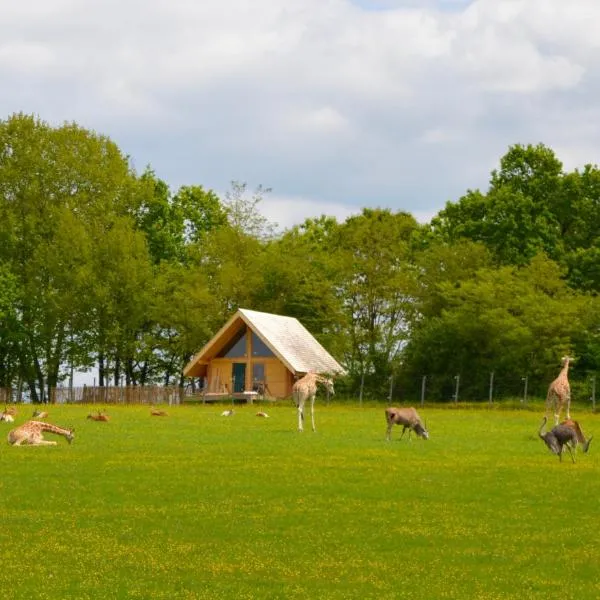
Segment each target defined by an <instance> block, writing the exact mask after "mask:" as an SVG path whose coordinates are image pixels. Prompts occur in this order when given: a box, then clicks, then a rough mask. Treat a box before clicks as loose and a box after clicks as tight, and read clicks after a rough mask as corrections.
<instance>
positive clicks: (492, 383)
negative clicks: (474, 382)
mask: <svg viewBox="0 0 600 600" xmlns="http://www.w3.org/2000/svg"><path fill="white" fill-rule="evenodd" d="M488 397H489V401H490V404H492V402H493V401H494V400H493V398H494V371H492V372H491V373H490V392H489V396H488Z"/></svg>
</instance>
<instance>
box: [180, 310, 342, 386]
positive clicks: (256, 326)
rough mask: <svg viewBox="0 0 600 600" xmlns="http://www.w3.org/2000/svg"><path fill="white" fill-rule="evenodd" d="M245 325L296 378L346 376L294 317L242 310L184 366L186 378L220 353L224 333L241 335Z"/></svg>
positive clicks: (340, 367)
mask: <svg viewBox="0 0 600 600" xmlns="http://www.w3.org/2000/svg"><path fill="white" fill-rule="evenodd" d="M242 321H243V322H244V323H245V324H246V325H247V326H248V327H249V328H250V329H251V330H252V331H254V333H256V335H257V336H258V337H259V338H260V339H261V340H262V341H263V342H264V343H265V344H266V345H267V346H268V347H269V348H270V350H271V351H272V352H273V354H275V356H277V358H279V360H281V362H282V363H283V364H285V366H286V367H287V368H288V369H289V370H290V371H291V372H292V373H294V374H297V373H308V372H309V371H314V372H317V373H330V374H332V375H333V374H343V373H345V371H344V368H343V367H342V366H341V365H340V364H339V363H338V362H337V361H336V360H335V359H334V358H333V357H332V356H331V355H330V354H329V353H328V352H327V350H325V348H323V346H321V344H319V342H318V341H317V340H316V339H315V338H314V337H313V336H312V335H311V333H310V332H309V331H308V330H307V329H306V327H304V325H302V323H300V321H298V319H295V318H293V317H285V316H282V315H273V314H270V313H264V312H258V311H255V310H248V309H246V308H240V309H239V310H238V311H237V312H236V313H235V314H234V315H233V316H232V317H231V318H230V319H229V321H227V323H225V325H223V327H222V328H221V329H220V330H219V331H218V333H217V334H216V335H215V336H214V337H213V338H212V339H211V340H210V341H209V342H208V343H207V344H206V345H205V346H204V348H202V350H200V352H198V353H197V354H196V355H195V356H194V357H193V358H192V360H190V362H189V363H188V364H187V365H186V366H185V368H184V370H183V374H184V375H186V376H194V371H196V370H197V368H198V366H199V365H202V364H207V362H208V361H210V360H211V359H212V358H214V356H215V355H216V352H218V349H217V347H220V345H219V341H220V340H221V339H222V337H223V335H224V334H225V332H227V331H228V330H230V331H238V330H239V327H236V323H237V324H238V325H239V326H241V322H242Z"/></svg>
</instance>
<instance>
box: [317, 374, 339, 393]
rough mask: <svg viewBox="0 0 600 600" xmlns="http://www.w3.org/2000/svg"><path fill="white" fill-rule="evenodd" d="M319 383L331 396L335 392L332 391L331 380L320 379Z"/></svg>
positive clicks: (326, 378)
mask: <svg viewBox="0 0 600 600" xmlns="http://www.w3.org/2000/svg"><path fill="white" fill-rule="evenodd" d="M319 381H320V382H321V383H322V384H323V387H324V388H325V389H326V390H327V391H328V392H329V393H330V394H331V395H332V396H333V395H334V394H335V390H334V389H333V379H331V378H330V377H320V378H319Z"/></svg>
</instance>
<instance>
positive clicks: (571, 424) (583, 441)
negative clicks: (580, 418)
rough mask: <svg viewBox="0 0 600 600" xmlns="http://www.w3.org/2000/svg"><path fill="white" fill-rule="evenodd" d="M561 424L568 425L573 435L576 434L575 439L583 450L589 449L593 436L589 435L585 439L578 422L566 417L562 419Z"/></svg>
mask: <svg viewBox="0 0 600 600" xmlns="http://www.w3.org/2000/svg"><path fill="white" fill-rule="evenodd" d="M561 425H565V426H566V427H570V428H571V429H572V430H573V431H574V432H575V435H577V441H578V442H579V444H581V449H582V450H583V451H584V452H587V451H588V450H589V449H590V442H591V441H592V439H593V438H594V436H593V435H591V436H590V437H589V438H588V439H587V440H586V439H585V435H583V430H582V429H581V426H580V425H579V423H578V422H577V421H574V420H573V419H567V420H566V421H563V422H562V423H561Z"/></svg>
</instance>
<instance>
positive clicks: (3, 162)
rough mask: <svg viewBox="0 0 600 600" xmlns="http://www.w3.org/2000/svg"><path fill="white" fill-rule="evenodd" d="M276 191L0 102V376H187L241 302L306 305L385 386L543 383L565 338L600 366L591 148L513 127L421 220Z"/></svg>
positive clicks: (172, 381)
mask: <svg viewBox="0 0 600 600" xmlns="http://www.w3.org/2000/svg"><path fill="white" fill-rule="evenodd" d="M267 193H269V190H268V189H266V188H262V187H259V188H257V189H256V190H250V189H249V188H248V186H247V185H246V184H244V183H240V182H232V184H231V187H230V189H229V190H228V191H227V192H226V193H225V194H223V195H222V196H219V195H217V194H216V193H215V192H214V191H212V190H208V189H205V188H204V187H202V185H200V184H196V185H185V186H181V187H180V188H179V189H177V190H172V189H170V187H169V185H168V184H167V183H166V182H164V181H163V180H161V179H160V178H159V177H158V176H157V174H156V173H155V172H154V171H153V170H152V169H151V168H146V169H145V170H144V171H143V172H142V173H137V172H136V171H135V169H134V168H133V167H132V164H131V161H130V159H129V157H127V156H125V155H124V154H123V153H122V151H121V150H120V149H119V148H118V147H117V145H116V144H115V143H114V142H112V141H111V140H110V139H109V138H107V137H106V136H103V135H101V134H98V133H96V132H93V131H90V130H87V129H85V128H82V127H80V126H79V125H77V124H76V123H64V124H62V125H60V126H51V125H49V124H48V123H46V122H44V121H42V120H40V119H38V118H36V117H34V116H31V115H25V114H14V115H11V116H10V117H8V118H7V119H6V120H3V121H0V387H11V386H23V387H25V388H26V389H27V390H29V393H30V395H31V397H32V399H33V401H41V400H43V399H44V397H47V395H48V390H49V389H51V388H53V387H55V386H56V385H57V384H59V383H60V382H61V381H65V379H67V378H68V377H69V374H70V372H72V370H81V369H86V368H90V367H91V366H92V365H97V366H98V369H99V384H100V385H101V386H102V385H109V384H116V385H118V384H120V383H125V384H126V385H148V384H157V383H158V384H163V385H185V381H184V379H183V377H182V368H183V366H184V364H185V363H186V362H187V361H188V360H189V359H190V357H191V356H192V354H193V353H194V352H195V351H197V350H198V349H199V348H201V347H202V346H203V345H204V344H205V343H206V342H207V341H208V340H209V339H210V338H211V337H212V335H213V334H214V333H215V332H216V331H217V330H218V329H219V328H220V327H221V326H222V324H223V323H224V322H225V321H226V319H227V318H229V316H230V315H231V314H232V313H233V312H234V311H235V310H236V309H237V308H238V307H245V308H252V309H254V310H260V311H265V312H272V313H277V314H285V315H288V316H293V317H296V318H298V319H299V320H300V321H301V322H302V323H303V324H304V325H305V326H306V327H307V328H308V329H309V331H311V332H312V333H313V334H314V335H315V336H316V337H317V339H319V341H320V342H321V343H322V344H323V345H324V346H325V347H326V348H327V349H328V350H329V351H330V352H331V353H332V354H333V355H334V356H335V357H336V358H337V359H338V360H339V361H340V362H341V363H342V364H344V365H345V367H346V368H347V371H348V376H347V377H346V378H344V380H343V381H340V382H338V384H337V388H338V390H339V391H340V392H342V393H348V394H355V393H356V392H357V390H358V389H359V387H361V386H362V388H364V389H365V390H368V392H369V393H370V394H372V395H384V394H386V393H387V388H388V385H389V384H388V382H389V381H390V378H391V377H393V379H394V381H395V386H396V388H397V389H400V390H401V391H402V394H405V395H415V396H418V394H419V393H420V391H419V389H418V386H419V383H418V382H419V381H420V379H421V376H422V375H423V374H428V375H430V376H432V377H431V379H432V381H433V380H436V381H452V379H453V378H454V377H455V375H456V374H457V373H467V372H468V373H469V375H470V376H469V378H468V380H469V381H472V386H473V387H472V395H473V397H474V399H483V398H476V397H475V396H476V395H477V394H478V393H479V392H478V391H477V392H476V391H475V390H480V389H485V386H486V382H487V379H488V378H489V373H490V371H494V372H495V373H497V376H498V377H514V376H515V374H524V373H526V374H528V376H529V378H530V379H531V381H532V385H535V384H536V382H537V384H538V385H542V384H543V382H548V381H550V380H551V379H552V378H553V377H554V376H555V375H556V373H557V372H558V368H559V361H560V357H561V356H563V355H565V354H569V355H574V356H575V357H576V358H577V361H576V362H575V365H574V367H573V373H574V375H575V377H577V376H579V377H585V376H586V375H587V374H590V373H595V372H596V371H597V370H598V365H599V361H600V335H599V334H600V327H599V325H600V304H599V302H598V296H597V294H598V291H599V289H600V172H599V170H598V168H597V167H596V166H592V165H587V166H585V167H584V168H583V169H582V170H575V171H572V172H565V171H564V169H563V166H562V164H561V162H560V161H559V160H558V158H557V157H556V156H555V154H554V152H553V151H552V150H551V149H550V148H547V147H545V146H543V145H537V146H531V145H528V146H522V145H515V146H512V147H510V148H509V149H508V152H507V153H506V155H505V156H503V157H502V158H501V160H500V165H499V168H498V169H497V170H494V171H493V172H492V173H491V178H490V183H489V188H488V189H487V190H486V191H480V190H468V191H467V192H466V193H465V195H464V196H462V197H461V198H459V199H458V200H456V201H449V202H447V204H446V206H445V208H444V209H443V210H441V211H440V212H439V214H438V215H436V216H435V217H434V218H433V219H432V220H431V222H430V223H427V224H419V223H418V222H417V221H416V220H415V219H414V217H413V216H412V215H411V214H409V213H407V212H403V211H397V212H394V211H391V210H388V209H382V208H364V209H363V210H362V212H361V213H360V214H359V215H356V216H351V217H349V218H347V219H346V220H345V221H344V222H342V223H339V222H338V221H337V220H336V219H335V218H332V217H329V216H326V215H323V216H321V217H319V218H311V219H307V220H305V221H304V223H302V224H301V225H297V226H294V227H292V228H289V229H287V230H285V231H283V232H280V231H277V230H276V226H275V224H272V223H270V222H269V221H268V220H267V219H265V218H264V217H263V216H262V215H261V213H260V202H261V201H262V199H263V198H264V195H265V194H267ZM369 203H370V204H371V202H369ZM478 374H479V375H478ZM477 377H480V378H481V380H482V381H481V382H478V381H477ZM469 394H470V392H469V389H468V387H467V388H466V389H465V388H463V389H462V391H461V397H463V398H465V399H468V398H469ZM428 395H437V396H438V397H440V398H445V397H447V396H448V395H449V393H448V390H444V389H439V390H432V389H431V388H430V389H429V394H428Z"/></svg>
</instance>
